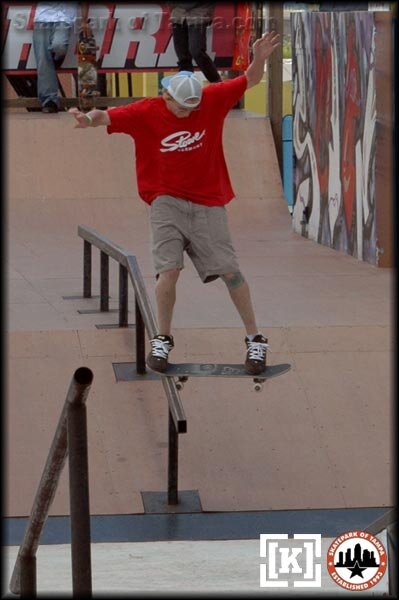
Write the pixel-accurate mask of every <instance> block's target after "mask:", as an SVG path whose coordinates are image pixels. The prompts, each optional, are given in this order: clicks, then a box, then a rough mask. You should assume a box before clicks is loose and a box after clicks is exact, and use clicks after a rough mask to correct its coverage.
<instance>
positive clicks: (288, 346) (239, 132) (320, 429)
mask: <svg viewBox="0 0 399 600" xmlns="http://www.w3.org/2000/svg"><path fill="white" fill-rule="evenodd" d="M5 121H6V125H7V134H6V139H7V148H8V150H7V156H6V161H7V171H6V177H7V179H6V181H7V188H6V191H7V196H8V206H7V212H8V214H7V221H8V241H7V244H8V248H7V262H8V315H7V322H8V346H7V375H8V377H7V388H8V389H7V402H6V410H5V416H6V418H7V422H6V430H7V447H6V457H7V458H6V461H7V464H6V488H7V494H6V506H5V509H6V514H7V515H9V516H26V515H28V514H29V512H30V509H31V506H32V501H33V497H34V494H35V491H36V488H37V484H38V482H39V478H40V475H41V471H42V468H43V465H44V462H45V459H46V457H47V452H48V449H49V447H50V443H51V440H52V437H53V434H54V431H55V427H56V424H57V420H58V417H59V414H60V412H61V408H62V405H63V402H64V399H65V395H66V392H67V388H68V385H69V382H70V379H71V376H72V374H73V372H74V370H75V369H76V368H78V367H80V366H82V365H85V366H88V367H90V368H91V369H92V370H93V371H94V383H93V386H92V391H91V394H90V396H89V399H88V423H89V444H90V447H89V460H90V503H91V512H92V514H103V515H107V514H129V513H140V512H143V510H144V509H143V504H142V500H141V494H140V493H141V492H144V491H165V490H166V488H167V402H166V398H165V396H164V392H163V388H162V385H161V384H160V383H159V382H156V381H149V382H125V383H116V381H115V377H114V373H113V368H112V362H117V361H119V362H122V361H132V360H135V356H134V353H133V352H134V347H135V346H134V336H135V330H134V328H129V329H124V330H121V329H98V328H97V327H96V325H99V324H111V325H115V324H116V323H117V321H118V315H117V313H116V312H110V313H108V314H107V313H98V312H97V313H93V314H82V313H79V312H78V311H80V310H88V309H92V310H93V311H95V310H98V308H99V300H98V299H96V298H92V299H82V298H75V299H68V298H65V297H66V296H79V295H81V294H82V269H83V265H82V262H83V242H82V240H81V239H80V238H78V237H77V227H78V225H79V224H86V225H89V226H90V227H93V228H95V229H97V230H98V231H100V232H101V233H103V234H104V235H106V236H107V237H108V238H109V239H111V240H113V241H114V242H115V243H117V244H119V245H121V246H123V247H125V248H126V249H128V250H131V251H132V252H133V253H134V254H135V255H136V256H137V259H138V262H139V265H140V268H141V270H142V273H143V275H144V279H145V282H146V285H147V288H148V291H149V294H150V298H151V300H152V302H154V283H155V281H154V277H153V271H152V264H151V254H150V245H149V228H148V208H147V206H146V205H145V204H144V203H143V202H141V201H140V200H139V199H138V197H137V189H136V183H135V175H134V147H133V146H132V143H131V141H130V139H129V138H128V137H127V136H117V135H114V136H108V135H107V134H106V133H105V131H104V130H103V129H95V130H90V131H78V130H75V129H74V128H73V122H72V119H71V117H70V116H69V115H67V114H61V113H60V114H58V115H46V116H45V115H42V114H39V113H30V114H26V115H24V114H19V113H18V114H17V113H10V114H8V116H6V120H5ZM225 152H226V158H227V162H228V165H229V168H230V172H231V178H232V182H233V186H234V188H235V190H236V194H237V198H236V199H235V200H234V201H233V202H232V203H231V204H230V206H229V209H228V210H229V218H230V223H231V229H232V234H233V237H234V241H235V245H236V249H237V252H238V256H239V260H240V264H241V269H242V271H243V272H244V273H245V275H246V278H247V279H248V281H249V283H250V286H251V290H252V296H253V301H254V305H255V308H256V312H257V316H258V323H259V328H261V330H262V331H263V332H264V333H265V334H267V335H268V337H269V342H270V344H271V348H272V352H271V353H270V361H271V362H273V363H290V364H291V365H292V369H291V371H290V372H289V373H287V374H286V375H284V376H282V377H279V378H276V379H274V380H270V381H269V382H267V385H265V388H264V391H263V392H262V393H260V394H256V393H254V392H252V391H251V390H249V388H248V384H247V382H246V380H242V381H240V380H235V379H234V380H228V379H216V380H214V379H192V380H190V382H189V383H188V384H187V385H186V386H185V388H184V390H183V392H181V397H182V401H183V404H184V409H185V412H186V416H187V421H188V432H187V433H186V434H184V435H181V436H180V438H179V457H180V459H179V489H180V490H198V491H199V495H200V499H201V503H202V507H203V510H204V511H244V510H254V511H255V510H269V509H280V510H282V509H305V508H345V507H362V506H385V505H392V504H393V493H392V476H391V448H392V436H391V422H392V406H391V400H392V380H391V356H392V342H391V303H392V298H391V278H392V273H391V272H390V271H389V270H382V269H377V268H375V267H373V266H371V265H368V264H365V263H361V262H358V261H357V260H356V259H354V258H352V257H348V256H344V255H342V254H340V253H338V252H335V251H333V250H330V249H328V248H325V247H322V246H320V245H317V244H315V243H314V242H311V241H307V240H305V239H304V238H302V237H300V236H298V235H296V234H294V233H293V232H292V230H291V219H290V215H289V213H288V211H287V207H286V203H285V200H284V198H283V194H282V187H281V182H280V177H279V173H278V166H277V161H276V155H275V150H274V146H273V142H272V137H271V132H270V126H269V122H268V121H267V120H265V119H263V118H260V117H253V116H251V115H242V114H239V113H236V112H235V111H233V112H232V114H231V116H229V117H228V119H227V121H226V126H225ZM98 254H99V253H98V252H97V251H95V250H93V265H94V281H93V294H98V290H99V272H100V271H99V256H98ZM110 266H111V292H110V294H111V300H110V307H111V308H117V306H118V270H117V266H116V264H114V263H113V262H112V261H111V265H110ZM129 319H130V322H131V323H132V324H134V305H133V293H131V294H130V305H129ZM174 325H175V331H174V333H175V340H176V347H175V350H174V351H173V362H180V361H185V362H188V361H198V362H200V361H203V362H239V361H240V360H242V358H243V355H244V343H243V339H244V331H243V329H242V327H241V324H240V321H239V318H238V315H237V314H236V312H235V309H234V307H233V306H232V305H231V303H230V300H229V298H228V294H227V291H226V289H225V286H224V284H223V283H222V282H221V281H217V282H215V283H212V284H209V285H207V286H204V285H202V284H201V282H200V281H199V279H198V277H197V275H196V273H195V271H194V269H193V268H192V266H191V265H190V263H189V260H187V263H186V269H185V270H184V272H183V273H182V276H181V278H180V281H179V288H178V300H177V304H176V310H175V319H174ZM51 514H52V515H66V514H69V496H68V490H67V473H64V475H63V477H62V481H61V485H60V488H59V491H58V492H57V495H56V498H55V501H54V504H53V506H52V509H51Z"/></svg>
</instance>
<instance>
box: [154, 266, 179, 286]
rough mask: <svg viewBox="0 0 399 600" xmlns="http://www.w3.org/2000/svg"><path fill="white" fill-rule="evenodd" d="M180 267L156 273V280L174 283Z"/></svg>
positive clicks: (177, 277)
mask: <svg viewBox="0 0 399 600" xmlns="http://www.w3.org/2000/svg"><path fill="white" fill-rule="evenodd" d="M180 270H181V269H169V270H168V271H163V272H162V273H159V274H158V275H157V280H158V282H167V283H176V282H177V280H178V279H179V275H180Z"/></svg>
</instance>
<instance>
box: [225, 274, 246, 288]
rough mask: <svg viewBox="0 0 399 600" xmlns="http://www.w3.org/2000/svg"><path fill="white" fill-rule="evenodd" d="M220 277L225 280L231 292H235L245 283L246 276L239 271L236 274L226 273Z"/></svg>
mask: <svg viewBox="0 0 399 600" xmlns="http://www.w3.org/2000/svg"><path fill="white" fill-rule="evenodd" d="M220 277H221V279H223V281H224V282H225V284H226V285H227V287H228V288H229V290H234V289H236V288H238V287H239V286H240V285H242V284H243V283H244V282H245V278H244V275H243V274H242V273H241V272H240V271H237V272H236V273H226V274H224V275H221V276H220Z"/></svg>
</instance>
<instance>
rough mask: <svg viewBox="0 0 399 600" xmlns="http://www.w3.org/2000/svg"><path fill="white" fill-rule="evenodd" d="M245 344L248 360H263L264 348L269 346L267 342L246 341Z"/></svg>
mask: <svg viewBox="0 0 399 600" xmlns="http://www.w3.org/2000/svg"><path fill="white" fill-rule="evenodd" d="M247 346H248V359H249V360H263V359H264V358H265V356H266V350H267V349H268V348H269V344H267V343H265V342H250V341H248V342H247Z"/></svg>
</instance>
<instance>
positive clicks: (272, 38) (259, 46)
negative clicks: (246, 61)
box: [252, 31, 280, 61]
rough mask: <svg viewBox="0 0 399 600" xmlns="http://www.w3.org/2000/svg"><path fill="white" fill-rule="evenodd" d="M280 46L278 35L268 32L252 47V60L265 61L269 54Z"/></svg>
mask: <svg viewBox="0 0 399 600" xmlns="http://www.w3.org/2000/svg"><path fill="white" fill-rule="evenodd" d="M279 45H280V35H279V34H278V33H276V32H275V31H268V32H267V33H265V34H263V35H262V37H261V38H259V39H257V40H255V42H254V43H253V45H252V50H253V56H254V59H255V58H256V59H258V60H262V61H266V60H267V59H268V58H269V56H270V55H271V53H272V52H273V51H274V50H275V49H276V48H277V46H279Z"/></svg>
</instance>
